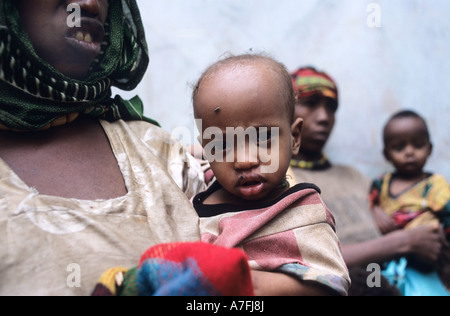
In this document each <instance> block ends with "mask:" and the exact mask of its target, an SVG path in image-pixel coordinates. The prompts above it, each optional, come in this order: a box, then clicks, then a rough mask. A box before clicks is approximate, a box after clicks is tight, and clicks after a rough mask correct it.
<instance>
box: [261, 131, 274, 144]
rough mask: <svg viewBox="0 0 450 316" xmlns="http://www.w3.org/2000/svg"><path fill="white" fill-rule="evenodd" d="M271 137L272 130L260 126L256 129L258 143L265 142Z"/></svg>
mask: <svg viewBox="0 0 450 316" xmlns="http://www.w3.org/2000/svg"><path fill="white" fill-rule="evenodd" d="M271 139H272V132H271V131H269V130H268V129H267V128H261V129H260V130H259V131H258V136H257V142H258V144H263V143H267V142H269V141H270V140H271Z"/></svg>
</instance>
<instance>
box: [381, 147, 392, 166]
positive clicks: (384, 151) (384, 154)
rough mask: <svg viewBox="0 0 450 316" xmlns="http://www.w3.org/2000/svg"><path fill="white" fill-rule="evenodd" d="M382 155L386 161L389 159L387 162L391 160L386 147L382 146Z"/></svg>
mask: <svg viewBox="0 0 450 316" xmlns="http://www.w3.org/2000/svg"><path fill="white" fill-rule="evenodd" d="M383 156H384V158H385V159H386V160H387V161H389V162H390V161H391V157H390V156H389V152H388V150H387V149H386V147H384V148H383Z"/></svg>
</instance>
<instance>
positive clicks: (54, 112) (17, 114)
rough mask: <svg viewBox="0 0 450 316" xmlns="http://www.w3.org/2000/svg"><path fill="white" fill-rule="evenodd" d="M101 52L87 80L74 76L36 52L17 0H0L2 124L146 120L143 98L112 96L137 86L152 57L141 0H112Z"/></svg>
mask: <svg viewBox="0 0 450 316" xmlns="http://www.w3.org/2000/svg"><path fill="white" fill-rule="evenodd" d="M105 32H106V34H105V37H104V39H103V45H102V49H101V53H100V55H99V56H98V58H97V59H96V60H95V61H94V62H93V64H92V65H91V68H90V70H89V74H88V75H87V77H86V78H85V79H84V80H75V79H72V78H69V77H67V76H65V75H63V74H62V73H60V72H59V71H57V70H55V69H54V68H53V67H52V66H51V65H50V64H48V63H47V62H46V61H45V60H43V59H41V58H40V57H39V56H37V54H36V52H35V51H34V49H33V46H32V44H31V42H30V40H29V37H28V35H27V33H26V32H25V30H24V29H23V27H22V26H21V22H20V16H19V13H18V11H17V9H16V8H15V6H14V5H13V4H12V0H1V1H0V62H1V65H0V129H10V130H20V131H34V130H40V129H46V128H49V127H51V126H57V125H61V124H65V123H67V122H69V121H71V120H73V119H74V118H76V117H77V116H78V115H88V116H93V117H99V118H102V119H105V120H108V121H115V120H118V119H124V120H144V121H148V122H151V123H153V124H157V123H156V122H155V121H153V120H151V119H148V118H146V117H144V116H143V105H142V101H141V100H140V99H139V98H138V97H135V98H134V99H132V100H130V101H127V100H124V99H122V98H121V97H120V96H116V97H114V98H112V92H111V87H112V86H115V87H118V88H119V89H123V90H132V89H134V88H135V87H136V86H137V85H138V83H139V82H140V81H141V80H142V77H143V76H144V73H145V71H146V70H147V66H148V63H149V57H148V49H147V44H146V41H145V33H144V28H143V25H142V21H141V17H140V13H139V9H138V6H137V4H136V0H110V1H109V13H108V19H107V21H106V23H105Z"/></svg>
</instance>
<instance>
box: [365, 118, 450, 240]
mask: <svg viewBox="0 0 450 316" xmlns="http://www.w3.org/2000/svg"><path fill="white" fill-rule="evenodd" d="M432 148H433V145H432V143H431V141H430V134H429V131H428V128H427V125H426V123H425V120H424V119H423V118H422V117H420V116H419V115H418V114H417V113H415V112H412V111H402V112H399V113H397V114H395V115H394V116H393V117H392V118H391V119H390V120H389V121H388V123H387V124H386V126H385V128H384V156H385V157H386V159H387V160H388V161H389V162H390V163H392V164H393V166H394V167H395V169H396V170H395V172H393V173H387V174H385V175H384V176H382V177H381V178H380V179H377V180H375V181H374V182H373V185H372V189H371V203H372V210H373V212H374V215H375V219H376V221H377V223H378V226H379V228H380V230H381V231H382V232H383V233H388V232H391V231H393V230H396V229H399V228H413V227H417V226H418V225H426V224H428V225H433V224H434V225H436V226H437V225H439V223H441V224H442V226H443V227H444V229H445V231H446V233H447V235H448V234H449V233H450V189H449V184H448V183H447V181H446V180H445V178H444V177H443V176H440V175H438V174H431V173H428V172H425V171H424V167H425V164H426V162H427V160H428V157H429V156H430V155H431V152H432Z"/></svg>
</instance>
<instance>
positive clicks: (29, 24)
mask: <svg viewBox="0 0 450 316" xmlns="http://www.w3.org/2000/svg"><path fill="white" fill-rule="evenodd" d="M69 4H71V5H73V6H76V8H77V9H73V8H72V7H68V6H69ZM15 5H16V6H17V8H18V10H19V13H20V16H21V19H22V24H23V26H24V28H25V31H26V32H27V33H28V36H29V38H30V40H31V43H32V44H33V47H34V49H35V51H36V53H37V54H38V55H39V57H41V58H42V59H44V60H45V61H47V62H48V63H49V64H50V65H51V66H53V67H54V68H55V69H56V70H58V71H60V72H61V73H63V74H64V75H66V76H69V77H71V78H74V79H83V78H84V77H85V76H86V74H87V72H88V70H89V67H90V65H91V63H92V62H93V61H94V59H95V58H96V57H97V56H98V54H99V53H100V46H101V42H102V40H103V37H104V35H105V30H104V28H103V26H104V24H105V21H106V18H107V15H108V8H109V2H108V0H96V1H60V0H34V1H29V0H15ZM77 15H78V20H75V19H72V17H73V18H75V17H76V16H77ZM77 21H78V22H79V23H78V22H77ZM75 22H76V23H75ZM78 24H79V27H78Z"/></svg>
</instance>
